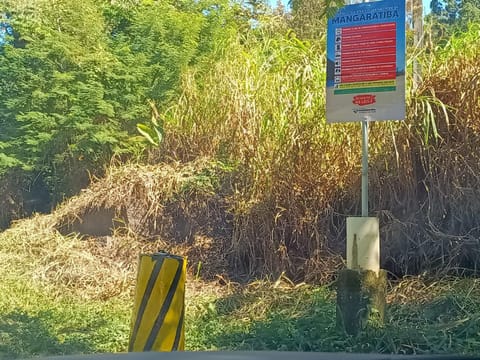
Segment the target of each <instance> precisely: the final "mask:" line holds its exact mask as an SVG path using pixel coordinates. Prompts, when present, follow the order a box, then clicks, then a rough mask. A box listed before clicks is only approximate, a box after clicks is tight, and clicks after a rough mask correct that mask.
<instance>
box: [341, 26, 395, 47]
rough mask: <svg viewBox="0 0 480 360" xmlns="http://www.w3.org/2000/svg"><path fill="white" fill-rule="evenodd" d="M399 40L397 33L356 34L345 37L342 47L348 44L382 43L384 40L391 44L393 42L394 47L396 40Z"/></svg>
mask: <svg viewBox="0 0 480 360" xmlns="http://www.w3.org/2000/svg"><path fill="white" fill-rule="evenodd" d="M396 38H397V32H396V31H395V30H393V31H379V32H374V33H356V34H352V35H348V36H345V35H343V36H342V38H341V43H342V46H345V45H348V44H359V43H365V42H367V43H370V42H372V41H382V40H389V41H390V42H392V41H393V45H395V40H396Z"/></svg>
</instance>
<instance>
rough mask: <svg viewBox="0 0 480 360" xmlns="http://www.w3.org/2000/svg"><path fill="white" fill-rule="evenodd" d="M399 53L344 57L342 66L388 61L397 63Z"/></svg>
mask: <svg viewBox="0 0 480 360" xmlns="http://www.w3.org/2000/svg"><path fill="white" fill-rule="evenodd" d="M396 55H397V54H394V55H386V56H385V55H383V56H372V57H365V58H363V57H362V58H359V57H357V58H351V59H350V58H349V59H342V60H341V64H342V67H349V66H356V65H370V64H387V63H394V64H395V63H396V61H397V56H396Z"/></svg>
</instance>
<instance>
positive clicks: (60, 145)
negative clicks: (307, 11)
mask: <svg viewBox="0 0 480 360" xmlns="http://www.w3.org/2000/svg"><path fill="white" fill-rule="evenodd" d="M37 5H38V6H37V8H38V11H33V9H34V7H33V5H32V6H29V5H25V4H23V3H11V4H10V3H7V4H6V5H5V6H6V8H7V9H9V10H10V12H9V13H10V14H11V15H10V17H9V19H10V20H9V21H11V23H12V25H13V28H14V29H16V31H17V32H18V34H17V35H16V37H15V36H14V38H13V39H12V42H11V44H6V45H5V46H4V49H3V53H2V56H0V68H1V69H2V71H3V72H4V73H5V74H7V76H6V77H5V78H2V82H3V87H4V88H8V89H10V90H9V91H5V92H2V94H3V95H2V96H3V98H2V100H1V101H2V104H3V105H2V107H1V110H2V111H3V115H2V116H3V117H2V119H3V120H2V121H3V123H4V129H5V130H6V131H4V132H2V135H1V136H2V138H1V139H2V140H1V142H0V145H1V146H2V149H3V154H2V161H1V164H0V165H1V166H0V167H1V169H2V171H3V182H2V184H3V185H2V187H3V189H4V190H3V194H5V195H4V196H3V200H2V201H3V204H4V206H3V207H2V209H3V211H4V212H5V214H4V216H3V220H4V221H6V220H8V219H7V218H8V215H9V214H10V215H11V214H12V213H13V211H15V206H17V207H18V209H17V210H18V211H20V212H21V211H22V209H21V207H19V206H20V205H21V202H23V204H24V206H23V207H24V208H25V207H26V206H27V205H28V204H30V203H31V202H33V203H35V201H36V200H38V199H31V201H30V202H29V196H31V197H35V196H38V193H40V194H46V195H45V197H46V198H48V199H50V200H51V201H53V203H52V204H54V203H55V202H56V201H58V200H59V199H60V198H62V197H63V196H65V195H67V194H68V193H71V192H75V191H78V189H79V187H81V186H84V185H85V184H86V182H85V181H87V180H88V177H86V175H88V174H89V173H90V174H91V176H92V175H95V174H97V175H99V176H100V175H102V174H104V171H103V170H102V167H101V166H103V164H107V163H108V162H109V161H110V158H111V156H112V155H113V156H114V159H115V163H116V164H115V163H114V164H112V165H111V166H113V170H112V171H111V172H110V175H109V176H110V177H107V178H106V180H101V181H100V182H98V183H97V185H95V186H94V189H96V190H95V191H96V192H97V194H96V195H92V196H91V198H90V201H89V202H85V203H82V204H83V205H84V207H85V208H84V209H83V210H82V211H83V212H84V213H88V211H89V210H88V209H89V208H100V207H104V208H106V209H107V210H108V211H114V215H115V216H116V217H117V218H118V219H119V220H120V222H123V223H124V224H127V223H129V224H130V226H128V224H127V226H126V227H127V228H129V230H130V231H132V232H133V233H135V234H137V235H139V236H141V237H143V238H147V239H148V238H152V237H157V238H161V240H163V241H167V242H168V241H169V240H172V239H173V240H174V241H175V243H177V244H181V243H185V244H191V243H192V241H196V240H195V239H196V237H198V236H200V237H201V236H204V237H207V238H210V239H213V240H211V241H213V242H214V243H215V244H219V245H218V248H219V249H222V250H221V253H222V254H224V255H223V257H224V258H225V260H226V263H225V264H226V265H225V272H226V273H228V274H230V275H235V276H240V275H242V276H249V275H254V274H257V275H260V274H264V275H265V274H273V275H274V276H277V275H279V274H280V273H282V272H285V273H286V274H287V275H288V276H289V277H290V278H292V279H295V280H307V281H313V280H326V279H327V278H328V277H329V275H330V274H331V273H332V272H333V271H334V269H335V268H336V267H337V266H338V265H339V264H340V259H341V256H342V254H343V251H344V249H343V246H344V241H343V239H344V238H345V217H346V216H348V215H355V214H358V207H359V206H358V204H359V188H360V186H359V175H360V169H359V166H360V126H359V125H358V124H355V123H350V124H337V125H329V124H326V121H325V93H324V84H325V35H324V33H321V34H315V37H311V34H309V33H308V32H305V31H304V29H303V28H301V27H298V25H296V23H295V21H298V19H297V18H295V17H294V18H293V20H292V19H291V18H289V16H286V15H285V14H283V13H282V12H281V11H280V10H277V12H271V11H269V10H268V9H266V8H262V7H261V6H259V7H255V6H254V7H253V8H242V7H241V6H239V5H238V6H230V5H227V3H225V4H224V5H223V6H213V5H212V4H210V3H208V2H191V3H190V2H188V1H187V2H185V3H182V4H176V5H174V4H173V3H169V2H158V3H157V2H155V3H150V2H143V3H142V4H140V5H133V4H129V3H127V2H124V3H122V2H119V3H107V2H105V3H100V5H99V4H94V3H93V2H92V3H90V2H89V3H88V4H87V3H86V4H85V6H86V9H89V10H88V11H84V12H82V14H83V15H82V16H84V18H83V20H82V21H83V23H82V24H83V25H82V24H80V23H79V24H77V23H76V21H77V20H76V19H75V18H73V17H72V16H70V15H69V14H71V12H74V11H75V6H76V5H75V4H74V3H73V2H69V1H66V0H65V1H59V2H58V3H56V5H55V6H58V9H57V10H55V11H54V12H52V9H51V8H50V7H48V6H47V5H46V3H43V2H39V3H38V4H37ZM334 5H335V3H332V4H330V6H334ZM82 6H83V5H82ZM327 12H328V11H327ZM159 14H161V15H162V16H157V15H159ZM295 14H297V16H300V15H302V13H301V11H300V10H297V13H295V12H294V15H295ZM183 17H184V18H185V19H186V17H188V18H189V19H191V20H190V21H189V22H188V25H187V23H186V22H185V21H183V20H182V19H183ZM45 19H50V20H52V21H50V22H46V21H44V20H45ZM252 19H255V26H252V25H251V21H252ZM78 21H79V20H78ZM52 24H56V25H55V26H53V25H52ZM85 24H88V28H87V27H85V26H87V25H85ZM248 24H250V25H248ZM37 25H38V26H37ZM194 25H195V26H194ZM227 25H228V26H227ZM82 26H84V28H82ZM292 26H293V30H292V28H291V27H292ZM295 26H297V27H298V32H299V34H301V35H302V36H303V38H302V37H300V36H299V35H297V34H296V32H295ZM82 29H84V30H82ZM479 31H480V28H479V25H478V24H471V25H470V26H469V27H468V28H464V29H463V30H462V31H458V32H457V33H455V34H454V35H452V36H451V37H449V38H446V39H441V41H438V39H435V38H431V40H430V41H429V42H427V43H426V46H425V47H424V48H422V49H416V48H414V47H409V49H408V64H407V65H408V67H409V69H410V71H411V68H412V64H413V62H414V61H417V62H418V63H419V64H420V65H421V68H422V69H423V80H422V81H421V82H420V83H419V84H418V86H416V87H415V88H414V87H413V86H412V79H411V76H410V73H409V74H408V94H407V102H408V103H407V113H408V115H407V119H406V120H405V121H404V122H395V123H392V122H379V123H374V124H372V126H371V136H370V138H371V141H370V145H371V162H370V174H371V180H370V188H371V192H370V194H371V197H370V206H371V214H372V215H375V216H378V217H379V218H380V223H381V224H382V227H381V233H382V234H381V237H382V266H383V267H384V268H386V269H388V270H390V271H391V272H393V273H395V274H397V275H403V274H418V273H421V272H423V271H429V272H440V273H476V264H477V263H478V257H479V254H480V245H479V241H478V237H479V230H478V229H480V227H479V223H478V220H477V217H476V214H477V212H478V210H479V208H478V207H479V206H480V205H479V204H480V202H479V201H478V194H479V193H480V192H479V191H478V190H479V189H478V187H479V183H478V181H477V180H478V177H477V173H478V172H479V171H478V170H479V169H478V166H479V164H480V162H479V161H478V160H479V159H478V155H477V152H476V151H473V149H476V148H477V145H478V141H479V137H478V133H479V130H480V129H479V127H478V124H477V123H478V118H479V111H480V106H479V101H480V97H479V93H478V92H479V90H478V89H479V81H480V78H479V74H478V66H477V65H478V63H479V56H480V54H479V49H480V47H479V46H478V45H479V38H480V37H479ZM133 64H135V66H132V65H133ZM172 66H173V67H172ZM147 80H148V81H147ZM14 84H16V85H14ZM147 84H148V86H147ZM137 128H138V130H139V131H140V133H138V132H137ZM141 135H143V136H141ZM198 159H203V160H198ZM199 161H200V162H203V165H198V164H199ZM125 162H127V163H128V162H129V163H138V165H131V166H137V168H136V170H133V173H132V174H134V173H135V176H136V177H137V178H136V179H135V180H134V181H135V185H132V187H128V186H130V185H131V184H130V183H129V180H130V178H129V175H127V174H125V173H124V172H122V170H116V169H117V168H119V167H120V169H121V166H122V165H121V164H123V163H125ZM192 162H193V163H192ZM195 162H196V163H195ZM142 163H143V164H145V166H147V167H146V168H145V170H143V169H142V165H141V164H142ZM148 164H149V165H148ZM181 164H185V168H186V169H187V170H185V171H186V172H187V173H190V175H191V176H192V177H193V179H194V180H192V181H191V182H190V183H188V185H186V186H187V187H188V189H187V190H185V189H183V190H181V196H180V198H179V197H178V196H176V195H175V193H174V192H172V191H173V190H171V189H170V190H169V188H170V187H171V186H173V185H172V184H173V183H175V181H176V180H170V179H169V175H165V176H166V177H165V178H164V177H162V179H164V180H163V181H161V182H158V181H157V180H158V179H157V178H156V177H157V172H160V173H162V174H164V172H165V171H168V169H170V167H171V166H174V169H178V170H172V174H171V176H176V175H178V172H181V171H182V170H181V169H182V165H181ZM192 164H193V165H192ZM129 166H130V165H129ZM150 166H153V167H155V166H156V167H158V170H149V169H150V168H149V167H150ZM189 167H193V168H194V169H195V170H188V168H189ZM152 169H153V168H152ZM162 169H167V170H162ZM142 171H145V175H144V176H143V177H142V175H141V174H142ZM192 171H193V172H192ZM117 173H118V177H116V175H114V174H117ZM125 176H126V178H125ZM162 176H163V175H162ZM152 177H153V178H152ZM82 179H83V180H82ZM142 179H143V180H142ZM81 183H82V184H81ZM20 184H23V186H24V188H30V189H31V191H30V192H29V193H26V194H25V193H24V194H23V198H22V197H21V194H19V193H21V192H22V191H24V190H21V189H22V186H19V185H20ZM98 184H103V185H98ZM197 187H198V188H199V189H200V191H201V192H202V191H203V192H204V193H206V194H207V193H208V194H209V195H208V196H204V197H200V198H197V197H196V195H194V194H196V192H197ZM140 188H145V189H144V190H139V189H140ZM165 189H166V190H165ZM164 190H165V191H166V192H165V193H163V191H164ZM35 191H37V194H36V193H35ZM104 194H108V196H107V197H105V196H103V195H104ZM115 194H123V195H125V197H123V198H122V197H118V196H115ZM40 197H42V196H40ZM80 198H82V196H80ZM101 198H103V200H102V201H100V199H101ZM48 199H43V200H42V201H44V203H45V201H47V202H48ZM55 199H57V200H55ZM122 199H129V200H128V203H127V202H126V201H122ZM115 200H118V201H119V203H115ZM79 201H80V202H82V200H79ZM180 201H181V203H180ZM71 203H72V202H71ZM162 209H167V210H166V211H171V213H170V215H169V216H170V222H173V223H175V222H176V223H177V225H176V227H177V228H176V229H175V228H174V225H171V227H172V229H170V230H168V231H166V230H165V231H163V230H162V228H161V227H159V228H156V225H155V224H157V223H162V222H165V216H164V213H163V212H162V211H163V210H162ZM172 209H173V210H172ZM24 210H25V209H23V211H24ZM161 210H162V211H161ZM133 213H137V219H131V220H130V221H129V220H128V217H130V218H132V214H133ZM129 214H130V215H129ZM77 215H78V214H75V216H77ZM192 223H196V225H195V224H193V225H192ZM141 224H143V225H144V226H145V228H143V229H142V228H141V227H142V226H141ZM179 224H180V225H179ZM182 226H183V229H180V227H182ZM207 228H208V230H205V229H207ZM67 229H68V227H67ZM162 231H163V232H162ZM63 233H64V234H65V233H66V232H65V230H63Z"/></svg>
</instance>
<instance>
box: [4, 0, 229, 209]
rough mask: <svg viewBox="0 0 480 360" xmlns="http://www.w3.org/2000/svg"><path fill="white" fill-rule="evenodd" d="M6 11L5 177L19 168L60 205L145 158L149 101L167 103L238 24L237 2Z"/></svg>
mask: <svg viewBox="0 0 480 360" xmlns="http://www.w3.org/2000/svg"><path fill="white" fill-rule="evenodd" d="M2 13H5V14H9V18H8V24H9V26H10V27H11V28H12V29H14V30H15V33H16V34H18V35H17V38H18V40H19V41H10V42H7V41H3V42H2V44H1V45H0V46H1V49H0V51H1V52H0V72H1V74H2V77H1V78H0V89H1V92H0V128H1V131H0V177H3V178H4V179H5V178H6V177H7V176H8V174H10V173H12V172H16V173H18V171H19V170H20V171H21V172H22V173H23V174H24V175H23V176H24V178H25V179H31V180H30V182H34V180H33V179H39V181H42V182H43V183H45V184H46V186H47V187H48V190H49V192H50V193H51V194H55V198H56V199H58V200H60V199H61V198H63V197H64V196H65V195H70V194H72V193H74V192H76V191H78V189H79V188H80V187H82V186H85V185H86V184H87V183H88V173H93V174H98V173H100V172H101V171H102V169H103V167H104V165H105V164H106V163H108V162H109V161H110V159H111V157H112V155H114V154H119V155H121V156H130V155H132V154H135V153H139V152H141V151H142V149H143V147H144V146H145V143H146V141H141V139H142V138H141V137H139V136H137V135H138V131H137V124H138V123H143V122H147V121H148V120H149V119H150V118H151V111H152V110H151V106H150V105H149V102H153V103H154V104H157V105H158V106H160V107H166V106H168V104H169V103H170V102H171V101H173V99H174V98H175V95H176V94H177V93H178V87H179V82H180V77H181V74H182V72H183V70H184V69H185V68H187V67H188V66H190V65H191V64H194V63H196V62H199V61H201V59H204V58H208V57H209V56H211V54H214V53H215V52H216V47H217V44H218V43H219V42H220V41H221V40H222V37H224V36H225V35H223V34H222V31H223V30H226V33H227V35H228V32H229V31H230V30H229V29H236V27H237V25H236V22H235V21H236V15H235V12H234V11H233V10H232V8H231V7H229V6H228V1H215V2H214V1H210V0H201V1H194V0H182V1H174V0H161V1H148V0H142V1H133V0H117V1H113V0H111V1H107V0H103V1H97V0H84V1H78V0H33V1H31V0H29V1H26V0H25V1H17V0H5V1H4V2H3V3H2V5H1V6H0V14H2ZM212 56H213V55H212ZM143 140H145V139H143ZM27 183H28V181H27Z"/></svg>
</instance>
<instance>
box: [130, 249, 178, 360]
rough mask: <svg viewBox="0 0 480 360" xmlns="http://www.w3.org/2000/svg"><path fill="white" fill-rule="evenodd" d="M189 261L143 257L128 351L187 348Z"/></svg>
mask: <svg viewBox="0 0 480 360" xmlns="http://www.w3.org/2000/svg"><path fill="white" fill-rule="evenodd" d="M186 268H187V261H186V259H184V258H182V257H180V256H175V255H171V254H168V253H156V254H153V255H140V262H139V266H138V274H137V284H136V289H135V303H134V312H133V317H132V324H131V332H130V343H129V346H128V351H176V350H184V348H185V327H184V316H185V276H186Z"/></svg>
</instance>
